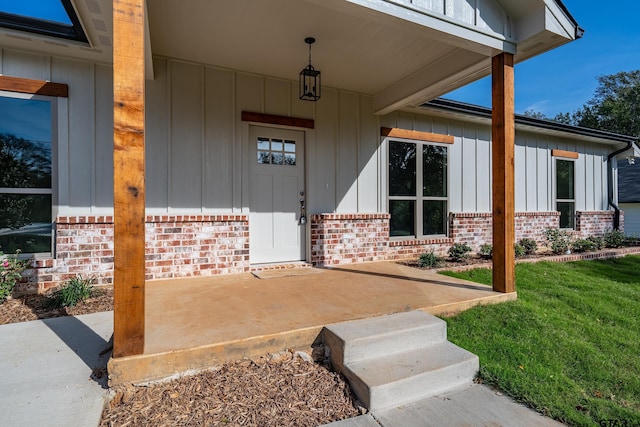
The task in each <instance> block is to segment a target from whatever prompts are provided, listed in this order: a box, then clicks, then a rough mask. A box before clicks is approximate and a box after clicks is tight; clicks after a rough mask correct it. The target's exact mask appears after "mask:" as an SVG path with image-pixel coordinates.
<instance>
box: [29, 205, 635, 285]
mask: <svg viewBox="0 0 640 427" xmlns="http://www.w3.org/2000/svg"><path fill="white" fill-rule="evenodd" d="M491 218H492V215H491V213H488V212H480V213H477V212H476V213H455V212H454V213H451V214H449V237H443V238H436V239H408V240H407V239H405V240H400V239H390V238H389V219H390V215H389V214H387V213H364V214H315V215H311V217H310V226H311V263H312V264H313V265H315V266H332V265H339V264H352V263H358V262H367V261H382V260H398V259H407V258H415V257H417V256H418V255H420V254H422V253H424V252H428V251H430V250H433V251H434V252H435V253H436V254H438V255H440V256H444V255H446V253H447V250H448V249H449V247H450V246H451V245H452V244H453V243H465V244H467V245H469V246H471V247H472V249H473V250H475V251H477V250H478V249H479V248H480V246H481V245H482V244H483V243H491V241H492V237H491V236H492V219H491ZM559 220H560V214H559V213H558V212H518V213H516V215H515V228H516V239H521V238H523V237H527V238H530V239H534V240H535V241H537V242H538V243H544V231H545V230H546V229H548V228H557V227H558V225H559ZM620 223H621V228H622V224H623V223H624V217H623V216H622V215H621V219H620ZM612 228H613V212H612V211H580V212H577V215H576V230H575V232H574V234H576V235H581V236H589V235H603V234H604V233H605V232H606V231H610V230H611V229H612ZM145 247H146V278H147V280H152V279H166V278H180V277H191V276H209V275H216V274H232V273H242V272H248V271H249V270H250V265H249V219H248V216H247V215H177V216H176V215H163V216H148V217H147V218H146V242H145ZM55 253H56V257H55V258H54V259H38V260H34V261H33V262H32V267H33V268H31V269H29V270H27V271H25V272H24V274H23V276H24V278H23V281H22V283H20V285H19V286H18V288H17V291H18V292H37V291H44V290H46V289H49V288H51V287H54V286H58V285H60V284H61V283H63V282H64V281H66V280H68V279H69V278H71V277H74V276H76V275H77V274H82V275H83V276H85V277H93V278H95V281H96V283H97V284H110V283H112V282H113V218H112V217H111V216H73V217H68V216H64V217H58V218H57V219H56V223H55Z"/></svg>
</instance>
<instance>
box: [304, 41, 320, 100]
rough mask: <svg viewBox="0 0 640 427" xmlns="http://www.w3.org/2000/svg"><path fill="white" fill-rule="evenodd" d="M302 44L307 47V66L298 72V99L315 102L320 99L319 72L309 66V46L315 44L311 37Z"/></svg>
mask: <svg viewBox="0 0 640 427" xmlns="http://www.w3.org/2000/svg"><path fill="white" fill-rule="evenodd" d="M304 42H305V43H307V44H308V45H309V65H307V66H306V67H305V68H303V69H302V71H300V92H299V93H300V99H303V100H305V101H317V100H318V99H320V92H321V87H320V71H318V70H316V69H315V68H313V65H311V45H312V44H314V43H315V42H316V39H314V38H313V37H307V38H305V39H304Z"/></svg>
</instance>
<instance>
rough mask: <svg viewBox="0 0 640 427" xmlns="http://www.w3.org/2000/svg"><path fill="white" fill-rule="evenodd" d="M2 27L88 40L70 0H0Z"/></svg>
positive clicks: (68, 38) (81, 40)
mask: <svg viewBox="0 0 640 427" xmlns="http://www.w3.org/2000/svg"><path fill="white" fill-rule="evenodd" d="M0 27H5V28H10V29H12V30H18V31H26V32H29V33H35V34H42V35H45V36H49V37H57V38H62V39H67V40H75V41H79V42H83V43H88V40H87V37H86V35H85V34H84V30H83V29H82V25H81V24H80V20H79V19H78V15H77V14H76V11H75V9H74V8H73V5H72V4H71V0H28V1H26V0H13V1H0Z"/></svg>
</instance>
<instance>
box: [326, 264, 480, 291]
mask: <svg viewBox="0 0 640 427" xmlns="http://www.w3.org/2000/svg"><path fill="white" fill-rule="evenodd" d="M316 268H323V269H327V270H333V271H340V272H343V273H353V274H365V275H369V276H378V277H388V278H390V279H397V280H406V281H409V282H418V283H430V284H434V285H441V286H448V287H451V288H460V289H474V290H477V291H491V287H490V286H486V285H476V284H472V283H471V282H468V283H469V284H462V283H454V282H448V281H441V280H434V279H424V278H418V277H411V276H404V275H401V274H390V273H380V272H376V271H363V270H359V269H358V270H356V269H349V268H340V267H316ZM434 274H437V273H434Z"/></svg>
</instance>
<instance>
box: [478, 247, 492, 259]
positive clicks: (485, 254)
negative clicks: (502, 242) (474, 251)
mask: <svg viewBox="0 0 640 427" xmlns="http://www.w3.org/2000/svg"><path fill="white" fill-rule="evenodd" d="M478 255H480V256H481V257H482V258H486V259H489V258H491V257H492V256H493V245H492V244H490V243H485V244H483V245H482V246H480V250H479V251H478Z"/></svg>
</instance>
